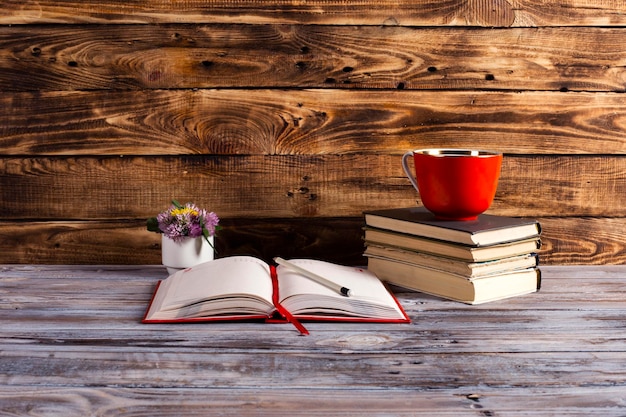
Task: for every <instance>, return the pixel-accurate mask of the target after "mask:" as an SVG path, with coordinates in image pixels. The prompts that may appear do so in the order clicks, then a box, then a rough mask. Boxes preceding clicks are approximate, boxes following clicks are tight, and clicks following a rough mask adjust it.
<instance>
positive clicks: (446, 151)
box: [413, 148, 502, 158]
mask: <svg viewBox="0 0 626 417" xmlns="http://www.w3.org/2000/svg"><path fill="white" fill-rule="evenodd" d="M413 153H417V154H423V155H430V156H475V157H478V158H488V157H492V156H498V155H502V152H496V151H488V150H483V149H453V148H430V149H415V150H414V151H413Z"/></svg>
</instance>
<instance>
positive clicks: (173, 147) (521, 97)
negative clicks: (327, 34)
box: [0, 89, 626, 160]
mask: <svg viewBox="0 0 626 417" xmlns="http://www.w3.org/2000/svg"><path fill="white" fill-rule="evenodd" d="M0 106H2V109H3V111H2V112H0V153H1V154H2V155H115V156H119V155H187V154H217V155H223V154H227V155H239V154H244V155H246V154H261V155H266V154H267V155H272V154H303V155H319V154H335V155H343V154H354V153H367V154H393V155H401V154H402V153H404V152H405V151H407V150H411V149H417V148H430V147H457V148H473V149H475V148H479V149H495V150H498V151H501V152H505V153H509V154H524V155H531V154H537V155H543V154H569V155H574V154H594V155H596V154H607V155H608V154H621V155H623V154H625V153H626V135H625V131H626V128H625V126H626V107H625V106H624V96H623V95H621V94H612V93H573V92H572V93H555V92H525V93H513V92H484V91H445V92H438V91H437V92H432V91H395V90H394V91H341V90H304V91H277V90H267V89H262V90H252V91H250V90H230V89H228V90H200V91H195V90H193V91H192V90H182V91H165V90H159V91H150V90H142V91H110V92H104V93H103V92H23V93H0ZM183 160H184V158H183Z"/></svg>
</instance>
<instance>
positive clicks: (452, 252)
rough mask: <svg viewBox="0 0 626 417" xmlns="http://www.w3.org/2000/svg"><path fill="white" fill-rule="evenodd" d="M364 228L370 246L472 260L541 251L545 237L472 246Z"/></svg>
mask: <svg viewBox="0 0 626 417" xmlns="http://www.w3.org/2000/svg"><path fill="white" fill-rule="evenodd" d="M364 232H365V233H364V239H365V245H366V246H370V245H372V246H385V247H388V248H395V249H398V250H408V251H415V252H423V253H430V254H432V255H438V256H445V257H449V258H455V259H460V260H464V261H468V262H485V261H491V260H496V259H500V258H507V257H511V256H516V255H523V254H528V253H537V252H538V251H539V249H541V240H540V239H539V238H537V237H533V238H530V239H522V240H518V241H514V242H506V243H500V244H495V245H488V246H472V245H461V244H458V243H454V242H446V241H444V240H435V239H428V238H423V237H419V236H414V235H409V234H406V233H398V232H392V231H389V230H382V229H374V228H371V227H366V228H365V231H364Z"/></svg>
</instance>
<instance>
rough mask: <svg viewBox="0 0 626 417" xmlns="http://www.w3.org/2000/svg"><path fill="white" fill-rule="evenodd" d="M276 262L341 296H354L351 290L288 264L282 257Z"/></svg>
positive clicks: (276, 259) (275, 259)
mask: <svg viewBox="0 0 626 417" xmlns="http://www.w3.org/2000/svg"><path fill="white" fill-rule="evenodd" d="M274 262H276V263H277V264H278V265H282V266H284V267H286V268H288V269H291V270H292V271H295V272H299V273H300V274H302V275H304V276H305V277H307V278H309V279H310V280H312V281H315V282H317V283H318V284H322V285H323V286H325V287H328V288H330V289H331V290H335V291H337V292H338V293H339V294H341V295H343V296H345V297H350V296H351V295H352V291H351V290H350V289H349V288H346V287H344V286H341V285H339V284H336V283H334V282H332V281H329V280H327V279H326V278H324V277H321V276H319V275H317V274H314V273H313V272H311V271H308V270H306V269H304V268H301V267H299V266H298V265H294V264H292V263H291V262H288V261H286V260H284V259H283V258H280V257H276V258H274Z"/></svg>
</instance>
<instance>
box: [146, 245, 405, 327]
mask: <svg viewBox="0 0 626 417" xmlns="http://www.w3.org/2000/svg"><path fill="white" fill-rule="evenodd" d="M290 262H291V263H292V264H294V265H296V266H297V267H300V268H302V269H304V270H307V271H310V272H312V273H314V274H316V275H318V276H322V277H324V278H325V279H326V280H328V281H332V282H335V283H337V284H339V285H341V286H344V287H346V288H349V289H350V296H345V295H342V294H341V293H339V292H337V291H334V290H332V289H331V288H329V287H327V286H324V285H321V284H320V283H318V282H315V281H313V280H311V279H309V278H307V277H306V276H304V275H302V274H300V273H298V272H297V271H293V270H291V269H289V268H286V267H284V266H278V267H274V266H273V265H269V264H267V263H265V262H263V261H262V260H260V259H257V258H255V257H250V256H231V257H226V258H220V259H216V260H214V261H210V262H206V263H203V264H199V265H196V266H194V267H192V268H189V269H185V270H181V271H178V272H176V273H174V274H172V275H170V276H169V277H168V278H166V279H165V280H162V281H160V282H159V284H158V285H157V288H156V289H155V292H154V295H153V297H152V300H151V302H150V305H149V307H148V310H147V312H146V314H145V317H144V319H143V322H144V323H177V322H190V321H213V320H248V319H265V320H272V319H276V318H278V317H282V318H285V319H287V320H288V321H291V322H292V323H293V324H294V325H296V327H298V328H299V329H300V331H301V332H303V333H305V332H306V330H305V329H304V331H303V328H302V327H301V326H300V324H299V320H332V321H369V322H398V323H401V322H409V321H410V320H409V318H408V317H407V315H406V313H405V312H404V310H403V309H402V306H401V305H400V304H399V303H398V301H397V300H396V298H395V297H394V296H393V295H392V294H391V293H390V292H389V291H388V290H387V288H386V287H385V286H384V285H383V283H382V282H381V281H380V280H379V279H378V278H377V277H376V276H375V275H374V274H372V273H371V272H369V271H367V270H364V269H361V268H354V267H349V266H342V265H336V264H332V263H329V262H324V261H319V260H308V259H297V260H291V261H290Z"/></svg>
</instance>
